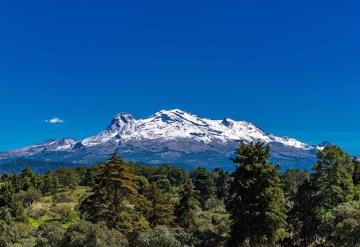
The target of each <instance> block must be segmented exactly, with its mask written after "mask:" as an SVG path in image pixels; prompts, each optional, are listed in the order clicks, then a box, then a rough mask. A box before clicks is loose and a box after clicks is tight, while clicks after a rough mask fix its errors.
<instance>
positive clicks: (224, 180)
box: [213, 168, 231, 202]
mask: <svg viewBox="0 0 360 247" xmlns="http://www.w3.org/2000/svg"><path fill="white" fill-rule="evenodd" d="M213 173H214V182H215V192H216V196H217V198H218V199H219V200H221V201H223V202H225V201H226V199H227V198H228V195H229V188H230V182H231V176H230V174H229V173H228V172H225V171H224V170H223V169H220V168H216V169H215V170H214V172H213Z"/></svg>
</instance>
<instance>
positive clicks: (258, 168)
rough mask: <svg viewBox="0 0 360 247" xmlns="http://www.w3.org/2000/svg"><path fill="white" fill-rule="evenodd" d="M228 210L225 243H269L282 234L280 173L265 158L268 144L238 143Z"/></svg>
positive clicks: (282, 214) (267, 154)
mask: <svg viewBox="0 0 360 247" xmlns="http://www.w3.org/2000/svg"><path fill="white" fill-rule="evenodd" d="M236 154H237V156H236V158H235V159H234V162H235V163H237V164H238V167H237V169H236V170H235V172H234V173H233V181H232V184H231V188H230V200H229V203H228V205H227V206H228V211H229V212H230V215H231V220H232V225H231V233H230V240H229V242H228V246H232V247H234V246H242V245H244V244H248V245H249V246H273V245H274V244H275V242H276V241H277V240H278V239H279V238H281V237H282V236H283V235H284V227H285V223H286V221H285V219H286V215H285V211H286V210H285V199H284V193H283V191H282V184H281V179H280V174H279V172H278V171H277V169H276V168H274V167H273V166H272V164H271V163H269V162H268V161H267V160H268V158H269V157H270V148H269V146H264V144H263V143H260V142H257V143H250V144H249V145H247V144H241V145H240V147H239V148H238V149H237V150H236Z"/></svg>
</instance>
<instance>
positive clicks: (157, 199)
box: [146, 183, 174, 227]
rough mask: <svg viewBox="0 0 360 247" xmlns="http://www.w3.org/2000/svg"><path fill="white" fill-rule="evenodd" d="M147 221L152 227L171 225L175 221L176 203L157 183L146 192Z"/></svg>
mask: <svg viewBox="0 0 360 247" xmlns="http://www.w3.org/2000/svg"><path fill="white" fill-rule="evenodd" d="M146 199H147V208H146V210H147V219H148V221H149V223H150V226H151V227H156V226H158V225H170V224H171V223H172V220H173V211H174V205H173V204H174V203H173V200H172V198H171V196H170V195H169V194H168V193H166V192H165V191H164V190H162V189H161V188H160V187H159V186H158V185H157V184H156V183H153V184H151V185H150V186H149V187H148V189H147V191H146Z"/></svg>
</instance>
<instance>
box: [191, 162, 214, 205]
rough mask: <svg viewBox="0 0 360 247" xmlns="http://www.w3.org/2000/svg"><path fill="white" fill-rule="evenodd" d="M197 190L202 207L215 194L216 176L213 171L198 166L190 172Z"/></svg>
mask: <svg viewBox="0 0 360 247" xmlns="http://www.w3.org/2000/svg"><path fill="white" fill-rule="evenodd" d="M190 176H191V179H192V182H193V184H194V187H195V190H196V191H198V194H199V202H200V206H201V208H202V209H204V208H205V203H206V201H207V200H208V199H210V198H211V197H212V196H213V195H214V178H213V175H212V173H211V172H209V171H208V170H206V169H205V168H202V167H198V168H196V169H195V170H194V171H192V172H191V174H190Z"/></svg>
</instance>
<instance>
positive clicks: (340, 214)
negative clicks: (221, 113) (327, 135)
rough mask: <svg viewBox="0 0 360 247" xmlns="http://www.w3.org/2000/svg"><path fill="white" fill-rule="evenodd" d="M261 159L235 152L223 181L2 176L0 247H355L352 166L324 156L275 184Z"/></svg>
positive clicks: (358, 235) (254, 151) (97, 171)
mask: <svg viewBox="0 0 360 247" xmlns="http://www.w3.org/2000/svg"><path fill="white" fill-rule="evenodd" d="M269 156H270V150H269V147H268V146H265V145H263V144H261V143H250V144H248V145H246V144H242V145H240V146H239V148H238V149H237V150H236V157H235V158H234V159H233V160H234V162H235V163H236V164H237V168H236V170H235V171H234V172H233V173H229V172H226V171H223V170H222V169H215V170H214V171H207V170H205V169H204V168H197V169H195V170H194V171H192V172H191V173H190V174H189V173H188V172H186V171H185V170H183V169H179V168H176V167H173V166H170V165H161V166H159V167H151V166H144V165H138V164H135V163H132V162H125V161H123V160H122V159H121V158H120V157H118V156H116V155H114V156H113V157H112V158H111V159H110V160H109V161H107V162H106V163H104V164H101V165H98V166H94V167H91V168H75V169H65V168H62V169H59V170H57V171H55V172H47V173H45V174H44V175H39V174H36V173H34V172H33V171H31V169H29V168H24V169H23V170H22V172H21V173H20V174H19V175H13V174H11V175H10V174H4V175H2V176H1V177H0V247H1V246H11V247H26V246H29V247H33V246H48V247H51V246H54V247H65V246H66V247H67V246H70V247H71V246H90V247H91V246H132V247H142V246H164V247H166V246H184V247H185V246H193V247H207V246H219V247H223V246H225V245H228V246H231V247H233V246H234V247H237V246H246V247H252V246H263V247H265V246H266V247H267V246H279V247H281V246H284V247H285V246H299V247H300V246H301V247H305V246H313V247H315V246H324V247H325V246H326V247H338V246H355V247H356V246H359V241H360V226H359V222H360V213H359V212H360V206H359V205H360V185H359V177H360V164H359V162H358V161H356V160H355V159H353V158H352V157H350V156H349V155H347V154H346V153H345V152H343V151H342V150H341V149H340V148H338V147H335V146H328V147H325V148H324V149H323V150H321V151H319V153H318V162H317V163H316V164H315V165H314V167H313V173H311V174H308V173H306V172H304V171H299V170H288V171H286V172H285V173H284V174H282V175H280V174H279V172H278V170H277V169H278V168H277V167H273V166H272V164H271V163H270V162H268V158H269ZM80 184H81V185H82V186H79V185H80ZM284 195H285V196H286V200H285V196H284ZM225 205H226V206H225ZM286 211H287V212H286ZM285 213H287V217H286V215H285ZM80 216H81V217H82V219H83V220H88V221H81V218H80ZM286 223H287V224H286ZM35 242H36V243H35ZM359 247H360V246H359Z"/></svg>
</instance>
